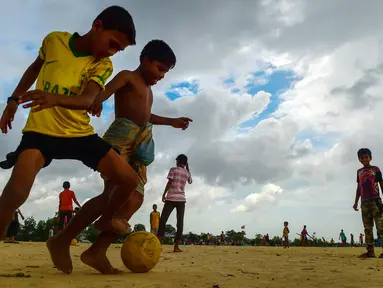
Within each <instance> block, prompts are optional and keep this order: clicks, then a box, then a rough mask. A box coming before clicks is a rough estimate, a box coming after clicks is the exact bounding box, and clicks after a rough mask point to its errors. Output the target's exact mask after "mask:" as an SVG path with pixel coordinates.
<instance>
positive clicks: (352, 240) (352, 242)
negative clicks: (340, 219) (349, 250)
mask: <svg viewBox="0 0 383 288" xmlns="http://www.w3.org/2000/svg"><path fill="white" fill-rule="evenodd" d="M350 242H351V243H350V244H351V247H354V245H355V242H354V234H352V233H351V234H350Z"/></svg>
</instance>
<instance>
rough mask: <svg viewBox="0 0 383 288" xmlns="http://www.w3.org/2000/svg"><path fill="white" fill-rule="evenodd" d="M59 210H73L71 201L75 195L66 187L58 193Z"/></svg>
mask: <svg viewBox="0 0 383 288" xmlns="http://www.w3.org/2000/svg"><path fill="white" fill-rule="evenodd" d="M59 198H60V211H73V204H72V201H73V200H76V195H75V194H74V192H73V191H71V190H69V189H66V190H64V191H63V192H61V193H60V196H59Z"/></svg>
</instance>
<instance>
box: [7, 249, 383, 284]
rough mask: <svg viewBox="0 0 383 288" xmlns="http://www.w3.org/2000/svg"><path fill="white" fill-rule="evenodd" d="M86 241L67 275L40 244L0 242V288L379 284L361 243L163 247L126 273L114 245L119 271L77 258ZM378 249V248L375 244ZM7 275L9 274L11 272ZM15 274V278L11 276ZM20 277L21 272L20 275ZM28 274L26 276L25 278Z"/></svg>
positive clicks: (378, 268) (380, 271) (375, 264)
mask: <svg viewBox="0 0 383 288" xmlns="http://www.w3.org/2000/svg"><path fill="white" fill-rule="evenodd" d="M88 246H89V244H80V245H79V246H72V247H71V255H72V259H73V264H74V271H73V274H72V275H64V274H62V273H60V272H58V271H57V270H56V269H54V268H53V266H52V263H51V262H50V258H49V255H48V252H47V249H46V247H45V243H21V244H4V243H0V287H2V288H3V287H17V288H19V287H20V288H21V287H42V288H45V287H53V286H55V287H65V288H68V287H113V288H115V287H150V288H154V287H155V288H162V287H196V288H202V287H217V288H218V287H219V288H236V287H241V288H247V287H260V288H261V287H262V288H267V287H268V288H276V287H284V288H290V287H291V288H294V287H310V288H312V287H323V288H324V287H350V288H353V287H382V285H383V284H382V283H383V259H378V258H377V259H366V260H360V259H357V258H356V256H357V255H359V254H361V253H362V252H364V248H311V247H310V248H301V247H291V248H288V249H284V248H282V247H251V246H248V247H232V246H217V247H214V246H184V247H182V248H183V250H184V251H185V252H184V253H172V252H171V251H172V248H173V247H172V246H164V249H163V250H164V251H163V253H162V255H161V260H160V262H159V264H158V265H157V266H156V267H155V268H154V269H153V270H152V271H151V272H149V273H146V274H134V273H131V272H129V271H128V270H127V269H126V268H125V267H124V266H123V264H122V261H121V259H120V247H121V246H120V245H113V246H111V248H110V251H109V254H108V256H109V257H110V260H111V262H112V264H113V265H115V266H116V268H120V269H122V270H124V273H123V274H121V275H101V274H99V273H97V272H96V271H93V270H92V269H90V268H89V267H87V266H85V265H84V264H83V263H82V262H81V261H80V254H81V253H82V252H83V251H84V250H85V249H86V248H87V247H88ZM376 252H377V254H378V252H379V253H380V249H377V251H376ZM8 274H11V277H6V276H9V275H8ZM17 276H18V277H17ZM20 276H24V277H20ZM28 276H29V277H28Z"/></svg>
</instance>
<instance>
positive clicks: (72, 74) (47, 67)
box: [23, 32, 113, 137]
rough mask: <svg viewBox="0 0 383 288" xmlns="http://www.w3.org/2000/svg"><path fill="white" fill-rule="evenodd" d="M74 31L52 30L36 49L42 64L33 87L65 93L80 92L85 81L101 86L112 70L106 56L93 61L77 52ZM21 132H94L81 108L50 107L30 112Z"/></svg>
mask: <svg viewBox="0 0 383 288" xmlns="http://www.w3.org/2000/svg"><path fill="white" fill-rule="evenodd" d="M76 37H79V35H78V34H77V33H74V34H73V35H71V34H70V33H68V32H52V33H50V34H48V35H47V36H46V37H45V38H44V41H43V43H42V46H41V48H40V51H39V55H40V58H41V59H42V60H44V65H43V67H42V68H41V70H40V73H39V76H38V78H37V82H36V89H37V90H43V91H45V92H49V93H52V94H62V95H67V96H68V97H76V96H77V95H80V94H81V93H82V92H83V90H84V88H85V87H86V85H87V83H88V82H89V81H95V82H96V83H98V84H99V85H100V86H101V88H104V85H105V82H106V81H107V79H108V78H109V77H110V75H111V74H112V72H113V65H112V62H111V61H110V59H109V58H104V59H101V60H99V61H96V60H95V58H94V57H93V56H92V55H89V54H84V53H78V52H77V51H76V50H75V49H74V47H73V40H74V39H75V38H76ZM23 132H37V133H41V134H45V135H50V136H55V137H82V136H88V135H92V134H94V129H93V127H92V125H90V118H89V116H88V113H87V112H86V111H85V110H70V109H66V108H63V107H58V106H55V107H52V108H48V109H44V110H41V111H38V112H32V111H31V112H30V113H29V117H28V120H27V123H26V125H25V128H24V130H23Z"/></svg>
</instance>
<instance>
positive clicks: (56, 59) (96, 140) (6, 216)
mask: <svg viewBox="0 0 383 288" xmlns="http://www.w3.org/2000/svg"><path fill="white" fill-rule="evenodd" d="M90 24H91V27H90V30H89V32H88V33H86V34H85V35H79V34H78V33H73V34H71V33H69V32H51V33H49V34H48V35H47V36H46V37H45V38H44V40H43V42H42V45H41V48H40V50H39V55H38V56H37V58H36V60H35V61H34V62H33V63H32V64H31V65H30V66H29V67H28V69H27V70H26V72H25V73H24V74H23V76H22V78H21V80H20V82H19V84H18V85H17V87H16V89H15V91H14V92H13V93H12V96H11V97H9V98H8V100H7V106H6V108H5V110H4V112H3V115H2V117H1V120H0V129H1V130H2V132H3V133H7V131H8V128H9V129H11V122H12V121H13V119H14V115H15V113H16V111H17V109H18V105H19V104H21V103H23V104H24V105H23V108H32V109H31V110H30V112H29V116H28V120H27V122H26V125H25V127H24V129H23V136H22V139H21V142H20V145H19V146H18V147H17V149H16V151H15V152H13V153H9V154H8V155H7V157H6V160H5V161H4V162H2V163H0V167H1V168H6V169H9V168H12V167H14V168H13V171H12V174H11V176H10V179H9V181H8V183H7V185H6V186H5V188H4V190H3V193H2V195H1V197H0V239H1V238H2V237H3V236H4V234H5V231H6V228H7V226H8V224H9V223H10V222H11V221H12V216H13V213H14V211H15V210H16V209H17V208H19V207H20V206H21V205H22V204H23V203H24V202H25V201H26V200H27V199H28V196H29V193H30V190H31V188H32V186H33V183H34V180H35V178H36V175H37V174H38V173H39V172H40V170H41V169H42V168H44V167H47V166H49V164H50V163H51V161H52V160H53V159H71V160H78V161H81V162H82V163H83V164H84V165H86V166H87V167H89V168H91V169H93V170H97V171H99V172H100V173H102V174H103V175H105V176H106V177H108V178H109V179H114V182H115V183H117V184H118V185H119V186H120V187H123V189H120V190H118V189H117V190H115V191H114V194H113V197H112V198H111V199H110V201H104V202H102V203H100V206H101V207H102V208H100V209H102V213H101V214H102V216H101V218H100V221H99V223H100V225H99V227H102V229H103V230H107V231H109V230H112V231H117V232H118V233H123V232H124V231H126V229H124V228H125V227H121V225H123V224H124V223H120V222H119V221H118V219H115V216H116V213H117V212H118V211H119V210H120V208H121V207H123V205H124V204H125V203H126V200H127V197H128V196H129V193H127V191H131V190H133V189H134V187H136V186H137V184H138V182H139V179H138V176H137V174H136V172H135V171H134V170H133V169H132V167H131V166H130V165H129V164H128V163H126V162H125V161H124V159H123V158H122V157H120V156H119V155H118V153H117V152H116V151H115V150H114V149H112V147H111V145H110V144H108V143H107V142H105V141H104V140H103V139H102V138H100V137H99V136H98V135H97V134H96V133H95V131H94V128H93V127H92V125H91V124H90V118H89V116H88V114H87V110H88V109H89V107H90V106H91V105H92V104H93V102H94V101H95V99H96V97H97V96H98V95H99V94H100V92H101V91H103V90H104V86H105V83H106V82H107V80H108V79H109V77H110V76H111V75H112V73H113V65H112V62H111V61H110V59H109V57H111V56H113V55H114V54H115V53H117V52H119V51H123V50H124V49H125V48H126V47H128V46H131V45H135V38H136V31H135V27H134V24H133V19H132V17H131V15H130V14H129V12H128V11H126V10H125V9H124V8H122V7H119V6H111V7H108V8H106V9H105V10H104V11H102V12H101V13H100V14H99V15H98V16H97V17H96V18H95V19H94V21H93V23H90ZM36 80H37V82H36V90H32V91H28V89H30V88H31V86H32V85H33V83H34V82H35V81H36ZM27 91H28V92H27ZM26 103H27V104H26ZM105 203H107V205H105ZM80 213H81V211H80ZM97 213H98V214H99V212H98V211H97ZM84 214H86V213H84ZM87 217H90V218H92V216H91V215H89V216H84V218H80V217H78V218H80V220H81V221H80V222H77V224H76V225H78V226H81V227H80V228H79V229H80V230H82V229H83V227H86V226H87V224H88V223H89V219H86V218H87ZM75 218H77V217H75ZM90 222H91V221H90ZM72 224H73V223H72ZM82 224H85V226H83V225H82ZM73 225H74V224H73ZM75 230H78V229H77V228H76V229H75ZM54 238H55V237H52V238H50V239H49V241H48V242H47V246H48V248H49V250H50V253H51V257H52V260H53V262H54V264H55V266H56V267H57V268H58V269H60V270H62V271H64V272H66V273H71V272H72V262H71V259H70V242H71V240H72V239H73V238H74V236H73V237H70V239H69V240H68V242H66V241H61V242H60V241H57V242H56V243H54V241H51V240H52V239H54ZM55 244H56V245H55Z"/></svg>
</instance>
